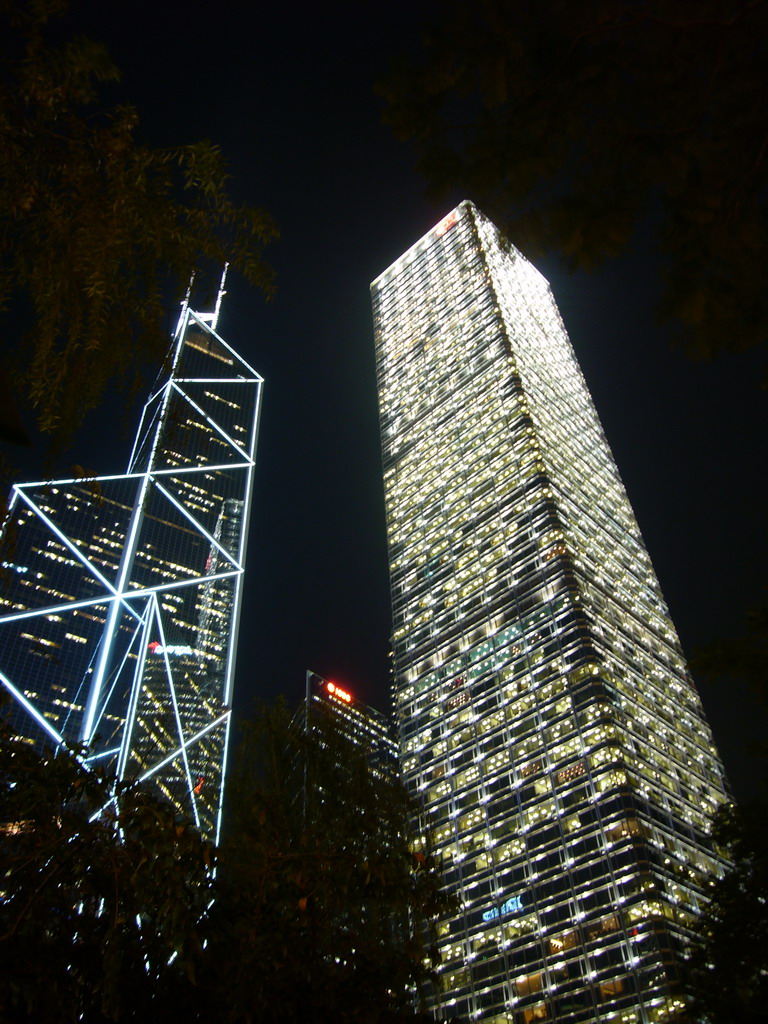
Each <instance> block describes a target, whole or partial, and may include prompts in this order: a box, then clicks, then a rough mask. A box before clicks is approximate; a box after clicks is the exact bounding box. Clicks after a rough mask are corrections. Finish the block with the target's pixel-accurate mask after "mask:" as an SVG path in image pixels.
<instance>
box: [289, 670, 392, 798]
mask: <svg viewBox="0 0 768 1024" xmlns="http://www.w3.org/2000/svg"><path fill="white" fill-rule="evenodd" d="M306 684H307V685H306V694H305V699H304V720H305V722H307V723H311V722H312V721H313V719H314V718H315V716H317V715H324V716H326V717H327V718H329V720H330V721H332V722H333V723H335V725H336V728H337V729H338V733H339V735H340V736H343V737H344V738H345V739H346V740H349V741H350V742H351V743H353V744H354V745H355V747H357V748H358V749H360V750H361V751H362V752H363V753H364V754H365V757H366V758H367V760H368V765H369V767H370V769H371V771H372V772H373V773H374V774H376V775H380V776H384V777H385V778H390V779H396V778H397V777H398V775H399V770H398V756H397V743H396V742H395V738H394V736H393V735H392V723H391V721H389V720H388V719H387V718H386V716H385V715H382V714H381V712H380V711H377V710H376V709H375V708H372V707H369V706H368V705H367V704H363V702H362V701H360V700H357V698H356V697H354V696H353V695H352V694H351V693H350V692H349V691H348V690H345V689H344V688H343V687H342V686H339V685H338V684H337V683H334V682H332V681H331V680H329V679H323V677H322V676H319V675H318V674H317V673H316V672H307V680H306Z"/></svg>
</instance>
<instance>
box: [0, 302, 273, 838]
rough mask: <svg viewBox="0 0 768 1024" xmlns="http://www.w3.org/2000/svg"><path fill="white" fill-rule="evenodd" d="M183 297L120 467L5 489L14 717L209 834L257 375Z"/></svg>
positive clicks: (216, 806) (226, 718)
mask: <svg viewBox="0 0 768 1024" xmlns="http://www.w3.org/2000/svg"><path fill="white" fill-rule="evenodd" d="M222 296H223V291H222V292H220V294H219V299H218V302H217V305H216V311H215V312H214V313H196V312H194V311H193V310H192V309H191V308H190V307H189V305H188V303H185V304H184V306H183V308H182V313H181V317H180V319H179V324H178V328H177V331H176V335H175V338H174V342H173V346H172V350H171V353H170V356H169V367H170V372H168V370H167V369H166V371H165V374H164V376H163V377H161V379H160V380H159V382H158V384H157V386H156V388H155V389H154V390H153V392H152V394H151V396H150V398H149V400H148V401H147V403H146V405H145V408H144V412H143V416H142V422H141V425H140V428H139V432H138V434H137V437H136V442H135V444H134V449H133V453H132V455H131V459H130V463H129V468H128V471H127V472H126V473H125V474H121V475H115V476H102V477H97V478H92V479H68V480H54V481H44V482H41V483H35V484H23V485H18V486H16V487H15V488H14V493H13V497H12V502H11V511H10V515H9V518H8V521H7V523H6V526H5V530H4V535H3V559H4V562H3V565H4V568H5V577H6V578H5V583H6V585H5V586H4V587H3V589H2V593H1V594H0V601H1V602H2V604H1V605H0V607H2V615H1V616H0V680H1V681H2V682H3V684H4V685H5V687H6V690H7V691H8V692H9V693H10V694H11V696H12V698H13V715H12V723H13V726H14V728H15V729H16V730H17V731H18V732H19V733H20V734H22V735H24V736H28V737H29V738H30V740H32V741H34V742H38V743H47V744H54V745H55V744H60V743H66V744H68V745H70V746H78V745H83V746H84V747H85V760H86V761H87V762H89V763H91V762H95V761H100V762H102V763H103V764H104V766H105V767H106V768H107V770H111V771H114V773H115V775H116V776H117V777H119V778H124V777H128V778H133V777H138V778H141V779H144V780H149V779H151V780H152V781H153V782H154V783H155V784H156V785H157V786H158V788H159V789H160V790H161V791H162V793H163V794H164V795H165V796H166V797H168V798H169V799H171V800H172V801H173V802H174V803H175V804H176V805H177V806H178V808H179V811H180V813H181V814H183V815H184V816H185V817H189V818H191V819H192V820H194V821H195V822H196V824H197V825H198V826H199V827H200V829H201V830H202V832H203V833H204V835H206V836H207V837H208V838H211V839H216V838H217V836H218V830H219V822H220V809H221V796H222V789H223V782H224V776H223V771H224V764H225V760H226V751H227V742H228V736H229V723H230V715H231V696H232V680H233V672H234V659H235V652H236V648H237V631H238V622H239V615H240V592H241V584H242V577H243V571H244V564H245V563H244V559H245V546H246V538H247V533H248V518H249V511H250V502H251V491H252V477H253V467H254V458H255V449H256V431H257V424H258V418H259V408H260V401H261V385H262V379H261V377H260V376H259V375H258V374H257V373H256V371H255V370H253V369H252V368H251V367H250V366H249V365H248V364H247V363H246V362H245V361H244V360H243V359H242V358H241V357H240V356H239V355H238V354H237V353H236V352H235V351H234V350H233V349H232V348H231V346H230V345H229V344H227V342H226V341H224V339H223V338H221V337H220V336H219V335H218V334H217V333H216V326H217V319H218V313H219V308H220V303H221V299H222Z"/></svg>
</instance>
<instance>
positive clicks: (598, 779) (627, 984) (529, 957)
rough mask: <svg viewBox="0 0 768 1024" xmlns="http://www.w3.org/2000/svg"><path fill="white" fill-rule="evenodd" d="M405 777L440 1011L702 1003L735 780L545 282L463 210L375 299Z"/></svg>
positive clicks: (536, 1014)
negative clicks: (414, 813) (694, 966)
mask: <svg viewBox="0 0 768 1024" xmlns="http://www.w3.org/2000/svg"><path fill="white" fill-rule="evenodd" d="M372 292H373V308H374V323H375V332H376V350H377V372H378V384H379V403H380V412H381V432H382V446H383V459H384V481H385V492H386V511H387V524H388V534H389V552H390V560H391V565H390V570H391V589H392V608H393V616H394V636H393V647H394V696H395V702H396V712H397V717H398V726H399V733H400V743H401V757H402V765H403V770H404V773H405V778H406V782H407V784H408V786H409V787H410V788H411V789H412V791H414V792H416V793H418V794H419V795H420V797H421V800H422V802H423V806H424V809H425V813H426V817H427V821H428V827H429V831H430V837H431V842H432V845H433V847H434V849H435V850H436V852H437V853H438V854H439V855H440V856H441V858H442V862H443V865H444V871H445V877H446V879H447V882H448V884H449V886H450V887H451V889H452V890H453V891H454V892H455V893H456V895H457V896H458V898H459V902H460V905H459V910H458V912H457V913H456V914H455V915H454V916H451V917H449V918H446V919H445V920H444V921H441V922H440V925H439V934H440V951H441V955H442V966H441V968H440V981H441V984H440V985H439V986H437V987H436V989H435V992H434V993H433V1005H434V1007H435V1008H439V1010H440V1011H441V1013H442V1014H443V1015H444V1016H445V1017H452V1016H454V1015H455V1016H457V1017H458V1018H459V1019H461V1020H467V1021H470V1020H483V1021H492V1022H493V1024H507V1022H510V1024H512V1022H514V1024H531V1022H532V1021H542V1020H552V1021H561V1022H565V1021H568V1022H569V1024H577V1022H587V1021H616V1022H617V1024H635V1022H637V1024H639V1022H643V1024H648V1022H662V1021H666V1020H669V1019H672V1018H674V1017H675V1016H676V1015H678V1014H679V1013H680V1012H681V1011H683V1008H684V1004H685V999H686V990H685V984H684V980H683V978H682V972H681V960H682V958H683V957H684V955H685V949H686V945H687V942H688V939H689V937H690V934H691V926H692V924H693V923H694V921H695V919H696V915H697V913H698V912H699V910H700V907H701V902H702V900H703V899H704V896H705V892H706V888H707V882H708V880H709V879H710V878H711V877H712V875H713V874H715V873H717V872H718V871H719V870H720V865H719V863H718V861H717V858H716V856H715V855H714V853H713V851H712V848H711V843H710V841H709V839H708V829H709V823H710V818H711V815H712V813H713V812H714V810H715V809H716V807H717V805H718V804H719V803H720V802H722V801H723V800H724V799H725V797H726V793H725V789H724V783H723V772H722V766H721V763H720V761H719V760H718V755H717V752H716V750H715V748H714V746H713V742H712V735H711V732H710V729H709V727H708V725H707V723H706V721H705V718H704V714H703V711H702V708H701V704H700V701H699V697H698V695H697V693H696V690H695V688H694V686H693V683H692V681H691V679H690V676H689V674H688V671H687V669H686V665H685V662H684V659H683V655H682V652H681V649H680V644H679V641H678V638H677V635H676V633H675V629H674V626H673V625H672V622H671V620H670V617H669V612H668V610H667V607H666V605H665V603H664V600H663V598H662V595H661V592H660V589H659V585H658V582H657V580H656V577H655V574H654V572H653V568H652V566H651V563H650V560H649V558H648V554H647V552H646V550H645V547H644V546H643V542H642V539H641V536H640V531H639V529H638V526H637V523H636V521H635V518H634V516H633V513H632V510H631V508H630V505H629V502H628V499H627V496H626V494H625V491H624V488H623V486H622V484H621V481H620V479H619V474H618V471H617V469H616V466H615V463H614V461H613V458H612V456H611V453H610V450H609V448H608V445H607V443H606V441H605V438H604V436H603V433H602V430H601V427H600V424H599V421H598V418H597V415H596V413H595V410H594V407H593V405H592V402H591V399H590V396H589V393H588V391H587V388H586V385H585V382H584V379H583V377H582V374H581V372H580V370H579V367H578V364H577V362H576V359H575V357H574V354H573V350H572V348H571V345H570V342H569V341H568V338H567V335H566V333H565V330H564V328H563V325H562V322H561V320H560V317H559V314H558V311H557V308H556V306H555V302H554V300H553V298H552V295H551V293H550V290H549V287H548V285H547V283H546V281H545V280H544V279H543V277H542V276H541V274H539V273H538V271H536V270H535V269H534V267H532V266H531V264H530V263H528V262H527V261H526V260H525V259H524V258H523V256H522V255H521V254H520V253H519V252H518V251H517V250H516V249H515V248H514V247H513V246H512V245H510V244H509V242H508V241H507V240H506V239H504V238H503V237H502V236H501V235H500V234H499V232H498V231H497V230H496V228H495V227H494V226H493V224H491V223H490V222H489V221H488V220H487V219H486V218H485V217H484V216H483V215H482V214H480V213H479V212H478V210H476V209H475V208H474V207H473V206H472V205H471V204H470V203H462V204H461V205H460V206H459V207H458V208H457V209H455V210H454V211H453V212H452V213H450V214H449V215H448V216H447V217H446V218H445V219H444V220H443V221H442V222H441V223H440V224H439V225H437V227H436V228H434V230H432V231H430V232H429V233H428V234H427V235H426V236H425V237H424V238H422V239H421V241H419V242H417V243H416V245H414V246H413V247H412V248H411V249H409V250H408V252H406V253H405V254H404V255H403V256H402V257H401V258H400V259H399V260H397V261H396V262H395V263H394V264H393V265H392V266H391V267H390V268H389V269H388V270H387V271H385V272H384V273H383V274H382V275H381V276H380V277H379V278H377V280H376V281H375V282H374V283H373V285H372Z"/></svg>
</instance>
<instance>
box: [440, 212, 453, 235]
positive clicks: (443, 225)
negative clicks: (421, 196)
mask: <svg viewBox="0 0 768 1024" xmlns="http://www.w3.org/2000/svg"><path fill="white" fill-rule="evenodd" d="M455 223H456V211H455V210H454V211H453V213H449V214H448V216H447V217H446V218H445V220H442V221H440V223H439V224H438V225H437V228H436V233H437V235H438V236H439V235H444V234H445V232H446V231H447V230H448V228H452V227H453V225H454V224H455Z"/></svg>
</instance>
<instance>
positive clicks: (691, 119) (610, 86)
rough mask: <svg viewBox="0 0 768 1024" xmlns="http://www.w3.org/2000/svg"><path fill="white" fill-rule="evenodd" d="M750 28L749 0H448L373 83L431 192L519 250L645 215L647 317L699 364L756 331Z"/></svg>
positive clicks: (757, 53)
mask: <svg viewBox="0 0 768 1024" xmlns="http://www.w3.org/2000/svg"><path fill="white" fill-rule="evenodd" d="M766 33H768V4H767V3H765V0H641V2H640V3H636V2H633V0H547V2H546V3H531V2H528V0H482V2H479V3H477V4H467V3H463V2H460V0H458V2H457V0H453V2H449V3H446V4H444V5H441V6H440V8H439V13H438V15H437V17H436V19H435V22H434V23H433V24H431V25H430V26H429V27H428V29H427V31H426V33H425V38H424V48H423V51H422V53H421V55H420V56H419V57H417V58H416V59H415V60H405V59H404V60H402V61H401V62H400V63H399V64H398V65H397V66H396V67H394V68H393V70H392V72H391V73H390V75H389V76H388V78H387V79H386V80H385V81H383V82H382V83H381V84H380V86H379V91H380V92H381V93H382V95H383V96H384V98H385V100H386V103H387V108H386V114H385V116H386V118H387V120H388V121H389V122H390V123H391V124H392V126H393V127H394V128H395V130H396V131H397V133H398V134H399V135H400V136H401V137H402V138H404V139H412V140H413V141H414V143H415V146H416V150H417V154H418V159H419V165H420V167H421V169H422V171H423V172H424V173H425V175H426V177H427V180H428V182H429V183H430V188H431V191H432V194H433V195H435V196H440V197H442V196H445V195H448V194H450V193H452V192H454V191H455V190H461V193H463V194H466V195H467V197H468V198H471V199H473V200H475V201H476V202H477V203H478V204H479V205H480V206H482V207H483V209H484V210H485V212H486V213H488V214H489V215H490V216H492V217H493V218H494V220H495V221H496V222H497V223H498V224H499V226H500V227H502V228H503V229H504V230H505V231H506V232H507V233H508V234H509V236H510V238H512V239H513V240H514V242H515V244H516V245H518V246H519V247H520V248H522V249H523V250H524V251H525V252H526V254H527V255H528V256H530V257H531V258H532V259H535V258H536V257H538V256H541V255H542V254H545V253H551V252H553V251H554V252H557V253H559V254H560V255H561V256H562V257H563V259H564V260H565V262H566V264H567V265H569V266H570V267H572V268H583V269H591V268H593V267H595V266H598V265H599V264H601V263H602V262H604V261H605V260H608V259H611V258H613V257H615V256H617V255H619V254H620V253H622V252H623V251H624V250H625V249H626V248H627V246H628V244H629V243H630V241H631V240H632V239H633V238H634V237H635V236H636V233H637V232H638V230H639V228H640V227H641V226H650V229H651V230H652V232H654V233H655V241H654V243H653V244H654V248H655V249H656V251H658V252H659V253H660V255H661V257H662V265H663V272H664V280H663V292H662V295H661V298H660V302H659V313H660V315H661V316H662V318H664V319H665V320H667V321H669V322H671V323H673V324H674V325H676V327H677V330H678V334H679V336H680V338H681V339H682V340H683V341H684V343H685V344H686V346H687V348H688V350H689V352H690V353H691V354H692V355H694V356H698V357H706V356H711V355H713V354H714V353H717V352H720V351H722V350H744V349H747V348H750V347H751V346H753V345H756V344H758V343H764V342H765V341H766V338H768V294H767V293H766V289H765V287H764V284H763V262H764V254H765V251H766V248H767V247H768V218H767V216H766V214H767V212H768V189H766V184H767V183H768V134H766V131H767V127H766V117H765V96H766V93H767V92H768V61H766V59H765V47H764V40H765V38H766ZM462 198H463V195H462Z"/></svg>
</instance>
